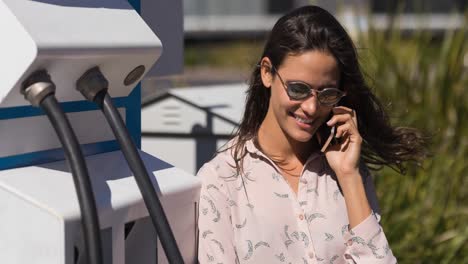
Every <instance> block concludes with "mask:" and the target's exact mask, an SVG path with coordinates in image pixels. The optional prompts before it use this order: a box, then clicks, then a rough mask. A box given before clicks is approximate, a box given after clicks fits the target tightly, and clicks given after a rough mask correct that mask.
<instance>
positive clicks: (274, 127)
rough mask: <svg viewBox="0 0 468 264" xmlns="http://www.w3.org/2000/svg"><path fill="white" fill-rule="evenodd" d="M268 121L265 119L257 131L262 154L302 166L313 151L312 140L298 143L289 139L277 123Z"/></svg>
mask: <svg viewBox="0 0 468 264" xmlns="http://www.w3.org/2000/svg"><path fill="white" fill-rule="evenodd" d="M268 120H269V119H267V118H266V119H265V120H264V121H263V122H262V124H261V125H260V128H259V130H258V138H257V140H258V142H257V144H259V147H260V149H261V150H262V152H263V153H264V154H266V155H267V156H268V157H270V158H273V159H275V160H280V161H282V162H284V163H290V162H295V161H300V162H301V163H302V164H304V163H305V162H306V160H307V158H308V157H309V155H310V153H311V152H312V151H313V150H314V146H315V145H314V142H313V140H311V141H309V142H298V141H296V140H294V139H292V138H291V137H289V136H288V135H287V134H286V133H285V132H284V131H283V130H282V129H281V127H279V125H278V123H276V122H269V121H268ZM315 147H316V146H315Z"/></svg>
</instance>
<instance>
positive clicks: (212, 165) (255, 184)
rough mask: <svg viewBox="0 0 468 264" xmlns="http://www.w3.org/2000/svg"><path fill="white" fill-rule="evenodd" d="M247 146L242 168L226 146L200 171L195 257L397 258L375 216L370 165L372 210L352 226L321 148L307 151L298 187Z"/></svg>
mask: <svg viewBox="0 0 468 264" xmlns="http://www.w3.org/2000/svg"><path fill="white" fill-rule="evenodd" d="M246 150H247V155H246V156H245V157H244V174H242V176H241V175H239V174H237V173H236V170H235V168H233V166H232V165H234V161H233V158H232V156H231V151H224V152H222V153H220V154H218V155H217V156H216V157H215V158H214V159H213V160H211V161H210V162H208V163H206V164H205V165H204V166H203V167H202V168H201V169H200V171H199V172H198V176H199V177H200V178H201V180H202V190H201V195H200V203H199V212H198V228H199V239H198V242H199V246H198V249H199V250H198V260H199V262H200V263H202V264H204V263H224V264H228V263H293V264H296V263H304V264H305V263H327V264H328V263H332V264H340V263H359V264H360V263H372V264H376V263H392V264H393V263H396V262H397V261H396V259H395V257H394V256H393V254H392V251H391V249H390V247H389V245H388V242H387V239H386V237H385V234H384V232H383V229H382V227H381V226H380V224H379V220H380V216H379V215H378V214H377V212H378V205H377V199H376V194H375V190H374V186H373V182H372V177H371V176H370V175H369V174H368V173H361V174H362V175H363V182H364V185H365V190H366V194H367V197H368V200H369V203H370V206H371V208H372V210H373V213H372V214H371V215H369V216H368V217H367V218H366V219H365V220H364V221H362V222H361V223H360V224H358V225H357V226H356V227H354V228H353V229H351V230H349V228H348V224H349V221H348V215H347V211H346V205H345V200H344V197H343V195H342V193H341V191H340V188H339V185H338V182H337V180H336V177H335V176H334V174H333V172H332V170H331V169H330V168H329V167H328V166H327V165H326V162H324V159H325V157H324V156H322V155H320V153H318V152H317V153H313V154H312V155H311V156H310V157H309V158H308V160H307V162H306V163H305V166H304V169H303V171H302V173H301V176H300V180H299V187H298V192H297V195H296V193H294V191H293V190H292V188H291V187H290V186H289V184H288V183H287V182H286V180H285V179H284V178H283V177H282V175H281V171H280V169H279V168H278V167H277V166H276V165H275V163H273V162H272V161H271V160H270V159H269V158H268V157H266V155H264V154H263V153H262V152H261V151H259V150H258V149H257V148H256V147H255V145H254V144H253V142H252V141H249V142H247V144H246Z"/></svg>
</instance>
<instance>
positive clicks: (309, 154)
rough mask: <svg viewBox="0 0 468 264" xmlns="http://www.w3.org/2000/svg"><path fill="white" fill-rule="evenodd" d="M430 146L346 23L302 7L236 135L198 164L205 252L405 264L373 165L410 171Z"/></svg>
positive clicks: (272, 51)
mask: <svg viewBox="0 0 468 264" xmlns="http://www.w3.org/2000/svg"><path fill="white" fill-rule="evenodd" d="M332 130H333V131H334V132H336V133H335V138H336V139H337V140H336V142H335V143H334V144H328V143H329V140H327V139H328V138H330V139H331V138H333V133H332V136H331V137H330V136H329V134H330V133H331V131H332ZM321 149H322V150H323V151H324V152H323V153H322V152H321V151H320V150H321ZM423 154H424V148H423V141H422V139H421V137H420V135H419V133H418V132H417V131H415V130H413V129H407V128H393V127H391V126H390V124H389V122H388V118H387V116H386V114H385V113H384V111H383V107H382V105H381V104H380V102H379V101H378V100H377V98H376V97H375V96H374V95H373V94H372V92H371V91H370V89H369V87H368V86H366V84H365V82H364V79H363V74H362V73H361V71H360V68H359V64H358V58H357V54H356V50H355V48H354V45H353V43H352V41H351V39H350V38H349V36H348V35H347V33H346V31H345V30H344V29H343V27H342V26H341V25H340V24H339V22H338V21H337V20H336V19H335V18H334V17H333V16H332V15H331V14H329V13H328V12H327V11H325V10H323V9H321V8H319V7H316V6H307V7H302V8H299V9H296V10H294V11H292V12H290V13H289V14H286V15H285V16H283V17H282V18H280V19H279V20H278V22H277V23H276V24H275V26H274V27H273V29H272V32H271V34H270V37H269V39H268V41H267V43H266V45H265V49H264V52H263V55H262V57H261V59H260V61H259V63H258V65H257V67H256V69H255V70H254V72H253V74H252V78H251V83H250V87H249V90H248V93H247V101H246V109H245V112H244V117H243V120H242V122H241V124H240V127H239V129H238V131H237V132H236V135H235V137H234V139H232V140H231V141H230V142H229V143H228V145H227V148H226V149H225V150H223V151H221V152H219V153H218V154H217V156H216V157H215V158H214V159H213V160H211V161H210V162H208V163H206V164H205V165H204V166H203V167H202V168H201V169H200V171H199V173H198V176H199V177H200V178H201V179H202V183H203V184H202V190H201V196H200V203H199V221H198V227H199V255H198V258H199V261H200V263H283V262H284V263H335V264H338V263H396V259H395V257H394V256H393V254H392V251H391V249H390V247H389V245H388V242H387V239H386V237H385V234H384V232H383V230H382V227H381V226H380V224H379V220H380V215H379V214H378V212H379V209H378V205H377V200H376V194H375V190H374V186H373V183H372V177H371V176H370V175H369V173H368V170H367V168H366V166H365V165H364V164H368V165H377V166H379V167H380V166H382V165H388V166H391V167H393V168H397V169H400V171H401V170H403V166H402V162H404V161H407V160H415V159H420V158H422V157H423Z"/></svg>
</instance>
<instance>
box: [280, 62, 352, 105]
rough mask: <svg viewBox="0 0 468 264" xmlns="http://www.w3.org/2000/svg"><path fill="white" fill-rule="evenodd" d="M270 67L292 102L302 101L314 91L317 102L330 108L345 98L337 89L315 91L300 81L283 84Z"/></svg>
mask: <svg viewBox="0 0 468 264" xmlns="http://www.w3.org/2000/svg"><path fill="white" fill-rule="evenodd" d="M272 67H273V71H275V72H276V74H277V75H278V77H279V79H280V81H281V83H282V84H283V86H284V88H285V89H286V93H287V94H288V96H289V98H290V99H292V100H303V99H305V98H307V97H309V96H310V95H311V94H312V92H313V91H315V93H316V96H317V100H318V101H319V103H320V104H321V105H325V106H332V105H334V104H336V103H338V102H339V101H340V100H341V98H343V97H344V96H346V93H345V92H343V91H341V90H340V89H337V88H324V89H321V90H316V89H313V88H312V87H310V85H309V84H307V83H305V82H301V81H286V82H284V81H283V78H281V75H280V74H279V72H278V71H277V70H276V69H275V67H274V66H272Z"/></svg>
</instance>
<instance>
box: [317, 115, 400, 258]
mask: <svg viewBox="0 0 468 264" xmlns="http://www.w3.org/2000/svg"><path fill="white" fill-rule="evenodd" d="M327 125H328V126H336V130H337V133H336V137H338V138H340V139H341V142H340V144H336V145H333V146H331V147H329V148H328V149H327V151H326V152H325V156H326V157H327V161H328V164H329V165H330V167H331V168H332V169H333V171H334V172H335V174H336V177H337V178H338V182H339V184H340V187H341V189H342V191H343V196H344V199H345V203H346V210H347V213H348V220H349V231H348V233H347V234H346V235H345V240H346V245H347V248H346V251H345V255H344V258H345V260H347V261H348V263H385V264H387V263H388V264H393V263H396V259H395V257H394V256H393V254H392V251H391V250H390V246H389V245H388V242H387V238H386V237H385V234H384V232H383V230H382V227H381V226H380V224H379V221H378V219H377V217H376V215H375V214H374V212H372V209H373V208H371V205H376V204H377V198H376V195H375V190H374V185H373V182H372V177H371V176H370V175H369V173H368V172H367V169H366V170H362V169H360V168H359V167H360V166H359V163H360V161H359V160H360V156H361V144H362V137H361V135H360V134H359V130H358V122H357V117H356V112H355V111H354V110H352V109H349V108H347V107H343V106H338V107H335V108H333V117H332V118H331V119H330V120H329V121H328V122H327ZM362 176H365V177H364V178H363V177H362ZM363 179H364V180H363ZM368 199H373V201H371V203H370V204H369V200H368ZM375 207H376V208H375V209H376V210H377V206H375Z"/></svg>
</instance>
